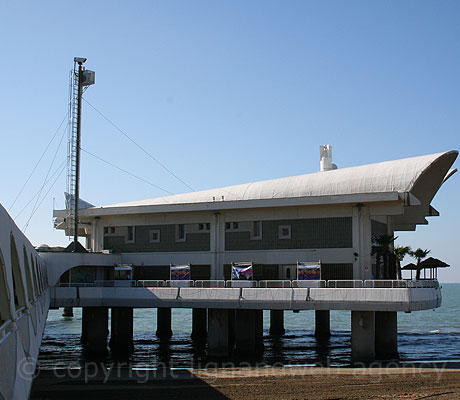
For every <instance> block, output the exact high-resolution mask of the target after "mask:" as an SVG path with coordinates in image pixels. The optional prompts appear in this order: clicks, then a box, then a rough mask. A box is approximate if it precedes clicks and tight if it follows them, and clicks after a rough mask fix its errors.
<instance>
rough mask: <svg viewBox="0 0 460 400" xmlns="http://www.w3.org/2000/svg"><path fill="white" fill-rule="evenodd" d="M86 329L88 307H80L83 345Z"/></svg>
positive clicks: (84, 343)
mask: <svg viewBox="0 0 460 400" xmlns="http://www.w3.org/2000/svg"><path fill="white" fill-rule="evenodd" d="M87 331H88V307H83V308H82V309H81V342H82V344H83V345H86V338H87Z"/></svg>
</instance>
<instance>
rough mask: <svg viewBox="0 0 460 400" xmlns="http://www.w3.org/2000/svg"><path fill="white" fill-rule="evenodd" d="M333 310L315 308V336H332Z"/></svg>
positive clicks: (321, 337) (323, 337) (324, 337)
mask: <svg viewBox="0 0 460 400" xmlns="http://www.w3.org/2000/svg"><path fill="white" fill-rule="evenodd" d="M330 314H331V312H330V311H329V310H315V336H316V337H317V338H318V339H326V338H328V337H330V336H331V322H330V321H331V318H330V317H331V315H330Z"/></svg>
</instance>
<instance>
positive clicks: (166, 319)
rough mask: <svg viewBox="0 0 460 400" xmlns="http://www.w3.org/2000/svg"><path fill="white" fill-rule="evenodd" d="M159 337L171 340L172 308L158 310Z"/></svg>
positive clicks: (157, 333)
mask: <svg viewBox="0 0 460 400" xmlns="http://www.w3.org/2000/svg"><path fill="white" fill-rule="evenodd" d="M156 335H157V337H158V338H159V339H160V340H169V339H171V336H172V330H171V309H170V308H159V309H158V310H157V332H156Z"/></svg>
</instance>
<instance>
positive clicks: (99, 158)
mask: <svg viewBox="0 0 460 400" xmlns="http://www.w3.org/2000/svg"><path fill="white" fill-rule="evenodd" d="M81 151H83V152H85V153H86V154H89V155H90V156H93V157H94V158H97V159H98V160H99V161H102V162H104V163H106V164H108V165H111V166H112V167H114V168H116V169H118V170H120V171H122V172H124V173H125V174H128V175H131V176H132V177H133V178H136V179H139V180H140V181H142V182H145V183H147V184H148V185H151V186H153V187H155V188H157V189H160V190H162V191H163V192H166V193H168V194H171V195H173V194H174V193H171V192H169V191H168V190H166V189H163V188H161V187H160V186H157V185H155V184H154V183H152V182H149V181H146V180H145V179H143V178H140V177H139V176H137V175H134V174H132V173H131V172H128V171H126V170H124V169H123V168H120V167H118V166H116V165H115V164H112V163H111V162H109V161H107V160H104V159H102V158H101V157H98V156H96V155H95V154H93V153H90V152H89V151H88V150H85V149H81Z"/></svg>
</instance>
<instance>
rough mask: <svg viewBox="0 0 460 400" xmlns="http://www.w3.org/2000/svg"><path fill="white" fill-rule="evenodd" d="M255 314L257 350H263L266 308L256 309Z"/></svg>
mask: <svg viewBox="0 0 460 400" xmlns="http://www.w3.org/2000/svg"><path fill="white" fill-rule="evenodd" d="M254 314H255V326H254V328H255V339H256V352H261V351H263V349H264V310H254Z"/></svg>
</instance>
